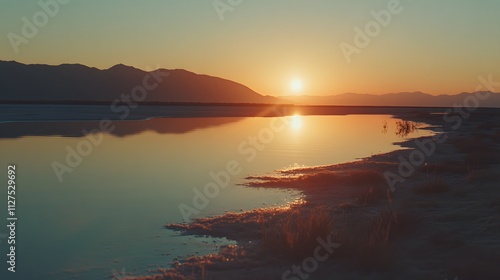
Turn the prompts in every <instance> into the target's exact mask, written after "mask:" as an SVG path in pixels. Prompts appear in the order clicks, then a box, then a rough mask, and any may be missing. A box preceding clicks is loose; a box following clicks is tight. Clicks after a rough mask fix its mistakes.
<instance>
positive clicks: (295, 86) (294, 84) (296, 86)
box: [290, 78, 304, 94]
mask: <svg viewBox="0 0 500 280" xmlns="http://www.w3.org/2000/svg"><path fill="white" fill-rule="evenodd" d="M303 88H304V83H302V80H301V79H299V78H295V79H293V80H291V81H290V89H291V90H292V92H293V93H295V94H299V93H301V92H302V90H303Z"/></svg>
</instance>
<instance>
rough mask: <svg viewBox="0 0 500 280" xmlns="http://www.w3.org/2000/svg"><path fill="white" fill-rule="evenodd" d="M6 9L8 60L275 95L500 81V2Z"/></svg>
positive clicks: (233, 1)
mask: <svg viewBox="0 0 500 280" xmlns="http://www.w3.org/2000/svg"><path fill="white" fill-rule="evenodd" d="M57 1H58V2H57ZM66 2H67V3H66ZM44 4H45V8H44V7H42V6H44ZM0 7H1V8H0V21H1V24H0V60H15V61H18V62H22V63H27V64H33V63H41V64H51V65H58V64H63V63H80V64H84V65H88V66H92V67H96V68H99V69H107V68H109V67H111V66H113V65H115V64H119V63H123V64H126V65H130V66H134V67H136V68H140V69H144V70H148V69H155V68H157V67H160V68H166V69H186V70H189V71H192V72H196V73H200V74H208V75H212V76H217V77H222V78H225V79H229V80H233V81H236V82H239V83H242V84H244V85H246V86H248V87H250V88H251V89H253V90H255V91H257V92H259V93H261V94H263V95H274V96H282V95H291V94H307V95H331V94H340V93H345V92H356V93H371V94H383V93H390V92H413V91H421V92H427V93H430V94H455V93H460V92H464V91H469V92H470V91H474V90H475V89H476V87H477V85H478V83H479V81H478V77H479V76H484V77H487V76H488V75H489V74H492V75H493V77H494V78H495V77H499V78H497V80H500V51H499V50H500V29H499V27H500V16H499V12H500V1H497V0H481V1H472V0H468V1H467V0H441V1H436V0H413V1H412V0H401V1H397V0H316V1H311V0H308V1H306V0H302V1H301V0H274V1H268V0H215V1H214V0H170V1H169V0H144V1H139V0H106V1H103V0H85V1H83V0H40V1H28V0H26V1H13V0H0ZM377 18H378V19H377ZM30 27H35V29H36V30H35V31H33V28H30Z"/></svg>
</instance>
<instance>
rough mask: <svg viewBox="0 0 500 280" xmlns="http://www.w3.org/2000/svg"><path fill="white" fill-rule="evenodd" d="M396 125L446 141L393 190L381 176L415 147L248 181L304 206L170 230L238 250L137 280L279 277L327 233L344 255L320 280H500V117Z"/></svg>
mask: <svg viewBox="0 0 500 280" xmlns="http://www.w3.org/2000/svg"><path fill="white" fill-rule="evenodd" d="M394 117H397V118H401V119H403V120H408V121H411V122H422V123H425V124H427V125H429V126H430V128H429V129H431V130H434V131H436V130H439V129H440V128H442V129H443V131H444V133H446V135H447V136H448V139H447V141H446V142H444V143H442V144H438V145H437V146H436V150H435V152H434V153H433V154H432V155H430V156H429V157H427V158H426V159H425V163H423V164H422V165H420V166H417V167H416V168H415V171H414V173H413V174H411V176H409V177H408V178H407V180H405V181H404V182H402V183H400V184H399V185H398V186H397V187H396V189H395V192H391V191H389V188H388V185H387V182H386V180H385V178H384V177H383V174H384V172H387V171H391V172H394V173H396V174H397V168H398V166H399V161H398V158H400V157H403V158H405V157H406V158H408V156H409V155H410V153H411V152H412V151H414V150H415V148H417V147H416V145H415V139H409V140H405V141H403V142H401V143H399V144H400V145H401V147H402V148H403V149H398V150H395V151H392V152H389V153H385V154H379V155H374V156H371V157H368V158H364V159H362V160H359V161H355V162H350V163H342V164H337V165H330V166H321V167H308V168H301V169H294V170H291V171H282V172H278V174H277V175H278V176H276V177H274V176H251V177H249V178H247V179H248V182H247V185H248V186H249V187H267V188H269V187H274V188H283V189H295V190H300V191H301V192H302V193H303V196H304V201H303V202H302V203H298V204H295V205H291V206H290V207H284V208H267V209H266V208H261V209H255V210H252V211H248V212H243V213H226V214H224V215H221V216H215V217H209V218H200V219H195V220H194V221H193V222H191V223H189V224H172V225H166V227H167V228H170V229H174V230H177V231H180V232H182V234H185V235H207V236H213V237H226V238H228V239H232V240H235V241H237V242H238V245H237V246H227V247H224V248H222V249H221V251H220V253H219V254H214V255H209V256H201V257H200V256H198V257H191V258H188V259H187V260H185V261H184V263H180V262H177V263H174V264H173V268H170V269H165V270H161V271H160V272H159V274H157V275H154V276H144V277H140V278H137V279H235V277H237V278H238V279H280V277H281V275H282V273H284V272H286V271H287V270H289V269H290V265H292V264H294V263H301V261H300V260H301V259H304V258H307V257H308V256H309V255H312V252H313V249H314V246H316V245H317V242H316V239H317V238H327V237H329V236H330V234H331V237H332V240H334V241H335V242H337V243H338V244H340V247H339V248H338V249H337V250H336V252H334V253H333V254H332V255H331V256H330V257H329V258H328V259H327V260H326V261H325V262H324V263H321V264H319V265H318V268H317V270H315V271H314V279H327V278H328V277H332V276H334V277H337V278H339V279H356V278H359V277H363V278H366V277H368V276H369V275H371V276H370V277H371V278H370V279H388V278H391V277H395V276H396V278H398V279H399V278H405V279H445V278H448V279H450V278H451V279H454V277H456V276H458V279H477V278H483V279H494V278H495V279H496V277H497V276H499V275H500V270H499V269H497V268H496V267H495V264H496V263H498V262H499V261H500V254H499V253H497V252H498V249H500V240H499V238H498V236H500V215H499V214H500V195H499V193H498V191H497V190H495V187H496V185H495V184H496V182H498V180H499V179H500V176H499V175H497V174H498V173H499V172H498V171H500V166H499V165H498V164H499V163H500V152H499V149H498V148H499V145H500V117H497V116H495V115H494V114H491V113H489V112H484V111H482V112H481V111H478V112H476V113H474V114H473V115H472V116H471V117H470V118H468V119H467V120H465V121H464V122H463V124H462V125H461V126H460V127H459V128H458V129H456V130H455V129H453V128H452V127H451V126H450V124H448V123H446V122H444V121H443V117H442V116H441V115H436V114H430V113H425V112H424V113H418V114H412V115H394ZM430 138H431V137H421V139H420V138H417V139H420V140H425V139H427V140H429V139H430ZM471 205H474V206H476V208H477V209H474V208H473V209H471ZM472 217H473V218H472ZM307 221H312V222H316V223H315V224H313V226H311V223H307ZM473 225H475V227H474V226H473ZM471 227H472V229H471ZM290 240H291V241H290ZM311 248H312V249H311ZM193 275H194V277H192V276H193ZM243 275H245V276H243ZM291 277H292V276H290V278H287V279H293V278H291ZM492 277H493V278H492Z"/></svg>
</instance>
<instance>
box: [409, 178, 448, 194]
mask: <svg viewBox="0 0 500 280" xmlns="http://www.w3.org/2000/svg"><path fill="white" fill-rule="evenodd" d="M449 190H450V187H449V186H448V183H446V182H445V181H443V180H441V179H436V180H433V181H429V182H426V183H425V184H423V185H420V186H417V187H415V189H414V192H415V193H417V194H438V193H445V192H447V191H449Z"/></svg>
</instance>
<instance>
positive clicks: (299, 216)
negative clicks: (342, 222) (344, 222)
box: [262, 207, 334, 259]
mask: <svg viewBox="0 0 500 280" xmlns="http://www.w3.org/2000/svg"><path fill="white" fill-rule="evenodd" d="M333 225H334V224H333V217H332V214H331V211H330V210H328V209H327V208H325V207H316V208H313V209H293V210H292V211H290V213H288V214H287V215H286V216H283V217H281V218H280V219H278V220H276V221H271V222H269V223H266V224H265V225H263V231H264V232H263V242H262V244H263V245H264V247H265V248H271V250H273V251H274V252H276V253H278V254H283V255H285V256H288V257H291V258H293V259H303V258H305V257H308V256H311V254H312V252H313V250H314V248H315V247H316V246H318V241H317V238H318V237H320V238H326V237H327V236H329V235H330V234H331V233H332V232H333V230H334V227H333Z"/></svg>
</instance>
